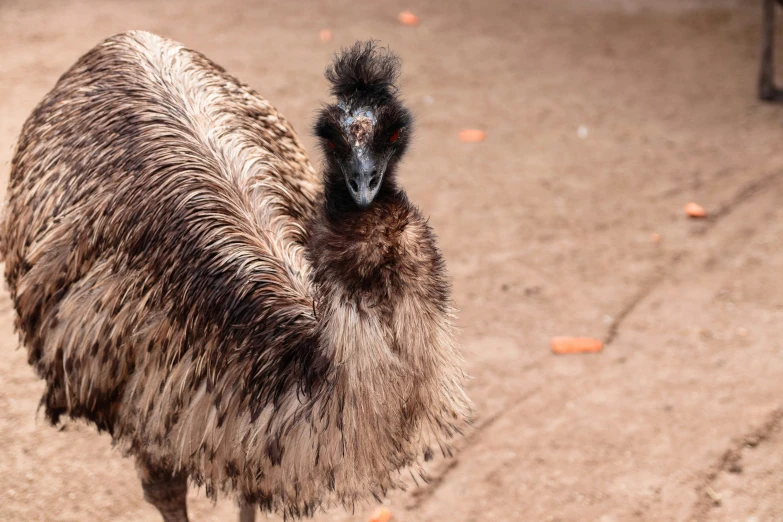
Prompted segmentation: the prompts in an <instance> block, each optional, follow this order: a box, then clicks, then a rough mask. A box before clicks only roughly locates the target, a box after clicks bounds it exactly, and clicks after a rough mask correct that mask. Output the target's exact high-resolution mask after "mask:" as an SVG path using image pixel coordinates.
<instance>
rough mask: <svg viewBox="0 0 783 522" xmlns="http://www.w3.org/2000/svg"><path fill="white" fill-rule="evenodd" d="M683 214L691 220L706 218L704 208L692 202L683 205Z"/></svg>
mask: <svg viewBox="0 0 783 522" xmlns="http://www.w3.org/2000/svg"><path fill="white" fill-rule="evenodd" d="M685 213H686V214H687V215H688V216H690V217H692V218H703V217H706V216H707V213H706V212H705V211H704V207H702V206H701V205H699V204H697V203H694V202H692V201H691V202H690V203H688V204H687V205H685Z"/></svg>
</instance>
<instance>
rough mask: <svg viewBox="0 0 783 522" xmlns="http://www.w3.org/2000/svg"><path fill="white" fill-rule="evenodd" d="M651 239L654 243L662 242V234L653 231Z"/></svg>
mask: <svg viewBox="0 0 783 522" xmlns="http://www.w3.org/2000/svg"><path fill="white" fill-rule="evenodd" d="M650 241H652V242H653V243H660V242H661V235H660V234H659V233H657V232H653V233H652V235H651V236H650Z"/></svg>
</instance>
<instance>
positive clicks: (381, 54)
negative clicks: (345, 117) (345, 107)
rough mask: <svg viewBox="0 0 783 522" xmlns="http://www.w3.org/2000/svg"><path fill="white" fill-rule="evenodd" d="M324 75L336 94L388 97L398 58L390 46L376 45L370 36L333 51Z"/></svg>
mask: <svg viewBox="0 0 783 522" xmlns="http://www.w3.org/2000/svg"><path fill="white" fill-rule="evenodd" d="M324 75H325V76H326V79H327V80H329V82H331V84H332V94H334V95H335V96H337V97H340V98H344V97H350V96H353V95H354V94H357V93H362V94H367V95H370V96H383V97H388V96H391V95H392V94H393V93H394V91H395V90H396V87H395V85H394V82H395V81H396V80H397V77H398V76H399V75H400V58H399V57H398V56H397V55H396V54H394V53H393V52H392V51H390V50H389V49H386V48H378V47H377V45H376V43H375V42H374V41H373V40H368V41H366V42H356V43H355V44H353V45H352V46H351V47H349V48H347V49H343V50H342V51H340V52H339V53H337V54H336V55H335V57H334V62H333V63H332V65H330V66H329V67H328V68H327V69H326V73H325V74H324Z"/></svg>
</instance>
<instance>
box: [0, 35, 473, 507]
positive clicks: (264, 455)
mask: <svg viewBox="0 0 783 522" xmlns="http://www.w3.org/2000/svg"><path fill="white" fill-rule="evenodd" d="M392 61H393V59H392V58H391V57H390V55H381V54H378V53H377V52H376V51H375V49H374V47H373V46H372V45H371V44H369V45H365V46H361V45H357V46H355V47H354V48H352V49H349V50H347V51H345V52H344V53H343V55H341V56H340V57H338V60H337V61H336V62H335V65H334V66H333V68H332V69H330V74H331V77H330V78H329V79H330V80H331V81H332V83H333V85H334V86H335V87H334V89H333V91H334V92H335V94H336V95H337V96H338V98H339V100H340V101H339V103H338V104H336V105H333V106H327V107H326V108H325V109H324V110H323V114H324V115H325V114H326V113H327V112H329V111H338V112H339V110H338V107H339V105H340V104H343V106H353V105H356V104H370V105H371V106H372V110H373V114H378V118H379V121H380V123H379V124H378V126H377V128H375V127H373V128H372V129H370V130H367V129H364V130H363V132H365V133H367V132H370V131H372V133H376V134H377V135H376V134H374V136H375V137H374V138H373V139H375V140H376V141H374V142H372V143H371V142H370V141H367V142H363V144H362V146H363V147H364V149H363V154H366V155H367V157H365V160H366V161H365V163H362V164H361V165H358V167H357V168H364V166H365V165H368V164H369V161H370V160H369V159H367V158H376V159H377V162H376V165H381V161H383V162H384V163H383V168H384V170H385V172H381V171H380V170H379V169H378V167H377V166H376V167H373V168H374V170H373V171H372V172H369V171H368V172H364V171H362V172H359V171H354V170H351V169H352V168H353V167H351V165H354V163H351V162H350V161H348V160H345V161H344V160H343V158H342V157H341V156H339V154H338V152H340V150H339V147H341V146H342V141H340V137H339V136H331V135H330V137H329V138H328V139H326V138H324V135H323V134H324V133H326V134H328V133H329V132H336V131H334V129H335V128H336V127H334V126H330V122H329V121H328V120H329V118H328V117H326V116H323V115H322V118H321V122H320V123H319V125H318V126H317V129H318V133H319V136H321V137H322V138H323V139H324V140H325V141H324V142H323V143H324V144H325V145H324V150H325V151H330V150H332V149H331V147H327V146H326V145H328V144H333V143H332V140H335V141H337V142H338V143H337V145H336V147H337V148H335V153H334V155H332V156H328V157H327V158H326V162H325V163H326V165H325V170H324V172H323V173H322V175H321V176H319V175H318V174H317V173H316V172H315V170H314V169H313V167H312V166H311V164H310V162H309V160H308V158H307V155H306V153H305V151H304V148H303V147H302V145H301V143H300V141H299V140H298V138H297V137H296V135H295V133H294V131H293V129H292V127H291V126H290V125H289V124H288V122H287V121H286V120H285V119H284V118H283V116H281V115H280V114H279V113H278V112H277V111H276V110H275V109H274V108H273V107H272V106H271V105H270V104H269V103H268V102H267V101H266V100H264V99H263V98H261V97H260V96H259V95H258V94H257V93H256V92H255V91H253V90H252V89H251V88H249V87H248V86H247V85H245V84H243V83H241V82H239V81H238V80H236V79H235V78H233V77H232V76H230V75H229V74H227V73H226V72H225V71H224V70H223V69H222V68H221V67H219V66H217V65H215V64H214V63H212V62H211V61H209V60H208V59H207V58H205V57H204V56H203V55H201V54H199V53H197V52H195V51H192V50H189V49H186V48H184V47H183V46H182V45H180V44H177V43H175V42H172V41H170V40H166V39H164V38H160V37H158V36H155V35H152V34H149V33H145V32H129V33H124V34H121V35H117V36H115V37H112V38H109V39H108V40H106V41H104V42H102V43H101V44H99V45H98V46H96V47H95V48H94V49H92V50H91V51H90V52H88V53H87V54H86V55H84V56H83V57H82V58H80V59H79V60H78V62H77V63H76V64H75V65H74V66H73V67H72V68H71V69H70V70H69V71H67V72H66V73H65V74H64V75H63V76H62V77H61V78H60V80H59V81H58V82H57V85H56V86H55V87H54V89H53V90H52V91H51V92H50V93H49V94H48V95H47V96H46V97H45V99H44V100H43V101H42V102H41V104H40V105H39V106H38V107H37V108H36V109H35V110H34V112H33V114H32V115H31V116H30V118H29V119H28V121H27V122H26V123H25V125H24V128H23V130H22V134H21V136H20V139H19V143H18V145H17V150H16V153H15V155H14V158H13V161H12V165H11V176H10V184H9V189H8V202H7V208H6V212H5V220H4V222H3V225H2V244H1V245H0V247H1V250H2V254H3V256H4V258H5V262H6V265H5V275H6V280H7V282H8V287H9V290H10V293H11V297H12V299H13V302H14V305H15V308H16V311H17V323H16V326H17V330H18V332H19V335H20V339H21V342H22V343H23V344H24V345H25V346H26V348H27V351H28V355H29V363H30V364H31V365H33V366H34V368H35V370H36V372H37V373H38V375H39V376H40V377H41V378H43V379H44V380H45V381H46V390H45V393H44V396H43V398H42V406H43V408H44V410H45V413H46V416H47V417H48V418H49V420H50V421H51V422H52V423H55V424H56V423H58V422H61V420H62V419H63V418H64V417H67V418H81V419H85V420H87V421H89V422H92V423H94V424H95V425H96V426H97V427H98V429H99V430H105V431H108V432H109V433H110V434H111V436H112V438H113V440H114V441H115V442H116V443H117V445H118V446H119V447H120V448H121V449H122V450H123V451H124V452H125V453H126V454H127V455H130V456H133V457H134V458H135V459H136V461H137V464H138V468H139V474H140V477H141V479H142V484H143V486H144V490H145V498H147V499H148V500H149V501H150V502H152V503H153V504H155V505H156V506H157V507H158V508H159V510H160V511H161V513H162V514H163V516H164V519H165V520H167V521H179V520H187V514H186V509H185V503H184V492H185V489H186V484H187V480H190V481H192V482H193V483H195V484H197V485H203V486H204V487H205V489H206V492H207V494H208V495H210V496H212V497H215V496H216V495H217V494H218V492H219V491H223V492H225V493H227V494H229V495H231V496H233V497H235V498H237V499H238V500H239V501H240V502H242V503H247V504H257V505H258V506H260V508H261V509H264V510H268V511H277V512H282V513H285V514H288V515H291V516H301V515H308V514H311V513H312V512H313V511H314V510H315V509H316V508H318V507H321V506H324V505H327V504H329V503H331V502H332V501H338V502H341V503H343V504H345V505H352V504H353V503H354V502H355V501H357V500H360V499H363V498H366V497H368V496H370V495H374V496H381V495H383V494H385V493H386V491H387V490H389V489H390V488H394V487H397V486H399V485H400V484H399V481H398V479H397V471H399V470H400V469H401V468H403V467H406V466H409V465H414V466H416V465H417V463H418V462H419V459H420V458H421V456H424V457H425V458H426V457H429V456H431V454H432V452H433V450H441V451H443V452H444V453H448V452H449V449H448V439H449V438H451V437H452V436H453V435H454V434H455V433H456V432H458V430H459V428H460V426H461V425H462V424H463V422H464V420H465V416H466V414H467V411H468V408H469V402H468V400H467V398H466V397H465V395H464V392H463V390H462V382H463V374H462V372H461V370H460V368H459V357H458V355H457V352H456V349H455V346H454V342H453V339H452V324H451V308H450V301H449V299H450V298H449V288H448V284H447V281H446V275H445V270H444V266H443V262H442V259H441V257H440V254H439V252H438V250H437V247H436V245H435V238H434V235H433V234H432V231H431V230H430V228H429V226H428V225H427V223H426V220H425V219H424V218H423V217H422V215H421V214H420V212H419V211H418V210H417V209H416V208H415V207H414V206H413V205H411V204H410V203H409V202H408V200H407V198H406V196H405V194H404V192H402V190H401V189H400V188H399V187H398V186H397V184H396V181H395V177H394V171H395V168H396V162H397V161H398V159H399V157H400V156H401V155H402V153H403V152H404V145H405V143H407V139H408V133H409V128H410V123H411V122H410V121H409V119H408V118H407V117H406V115H407V113H405V112H404V111H403V108H402V107H401V105H400V103H399V101H398V100H397V99H396V96H395V95H394V90H393V89H392V85H391V82H392V81H393V79H394V76H395V75H396V62H395V63H392ZM352 104H353V105H352ZM383 122H386V123H383ZM384 125H386V126H391V127H393V128H394V129H396V132H398V134H397V135H398V136H402V138H400V141H399V142H397V141H396V140H397V138H396V137H395V139H394V140H390V139H388V137H387V136H386V134H383V135H382V136H381V134H382V133H385V132H387V130H386V127H384ZM395 126H396V127H395ZM391 127H389V128H391ZM368 139H369V138H368ZM384 140H386V141H384ZM381 142H383V143H386V145H385V148H383V147H381V145H378V143H381ZM393 144H394V147H396V148H394V149H393V150H392V145H393ZM379 147H381V148H379ZM346 151H347V149H346ZM390 151H391V152H390ZM347 153H348V152H346V154H347ZM346 157H347V156H346ZM373 161H375V160H373ZM338 165H339V167H338ZM362 176H365V177H366V179H365V177H362ZM371 176H375V177H374V178H372V177H371ZM356 180H359V181H360V182H362V183H364V182H366V183H368V184H369V185H368V186H369V187H370V189H371V191H370V192H368V193H365V194H364V196H362V197H364V199H361V200H357V201H356V202H354V199H355V194H354V192H355V191H354V190H353V188H352V186H350V185H349V184H350V183H352V182H353V183H356ZM373 180H374V181H373ZM341 183H342V185H341ZM373 183H375V184H373ZM367 194H369V196H367ZM243 516H244V517H247V516H249V515H248V512H247V509H244V510H243Z"/></svg>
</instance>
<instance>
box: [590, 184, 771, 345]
mask: <svg viewBox="0 0 783 522" xmlns="http://www.w3.org/2000/svg"><path fill="white" fill-rule="evenodd" d="M720 175H723V173H722V172H720V173H718V174H717V175H716V177H717V176H720ZM782 175H783V173H781V172H780V171H775V172H772V173H768V174H765V175H763V176H760V177H758V178H756V179H754V180H752V181H750V182H748V183H746V184H744V185H742V186H741V187H740V189H739V190H737V191H736V192H735V193H734V194H733V195H732V196H731V197H730V198H729V200H728V201H727V202H726V203H724V204H723V205H721V206H720V207H719V208H718V210H716V211H715V212H714V213H713V215H712V216H711V217H709V218H708V219H707V220H706V221H705V224H704V225H703V226H702V227H701V228H698V229H695V230H694V232H693V233H694V235H697V236H704V235H706V234H707V233H708V232H709V231H710V230H712V229H713V228H714V227H715V226H716V225H718V224H719V223H720V222H721V221H723V220H724V219H725V218H726V217H728V216H729V215H730V214H731V213H732V212H734V211H735V210H736V209H737V208H738V207H739V206H740V205H742V204H744V203H746V202H748V201H750V200H751V199H752V198H753V196H755V195H756V194H759V193H761V191H762V190H763V189H765V188H767V187H769V186H770V185H772V183H773V182H775V181H778V180H779V178H780V177H781V176H782ZM685 257H686V253H685V252H681V253H677V254H675V255H674V256H672V257H671V259H670V260H669V261H668V262H667V263H666V264H665V265H664V266H663V267H662V268H661V269H659V271H658V273H657V274H656V275H655V276H653V277H651V278H650V279H649V280H648V281H647V282H646V283H645V284H644V285H643V286H642V287H641V289H640V290H639V291H638V292H637V293H636V294H635V295H634V296H633V297H632V298H631V299H630V300H628V302H627V303H626V304H625V305H624V306H623V307H622V309H621V310H620V313H618V314H617V316H616V320H615V321H613V322H612V324H611V326H610V327H609V330H608V331H607V334H606V337H605V338H604V344H605V345H610V344H611V343H612V342H613V341H614V340H615V338H616V337H617V336H618V335H619V333H620V329H621V328H622V325H623V323H624V321H625V319H626V318H627V317H628V316H629V315H631V314H632V313H633V311H634V310H636V308H637V307H638V306H639V305H640V304H641V303H642V302H643V301H644V300H645V299H646V298H647V297H648V296H649V295H650V294H652V292H653V291H655V289H656V288H658V287H659V286H660V285H661V283H663V282H664V281H665V280H666V279H667V278H668V277H669V275H670V274H671V273H672V272H673V270H674V269H675V267H677V265H678V264H679V263H680V261H682V260H683V259H684V258H685Z"/></svg>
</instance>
